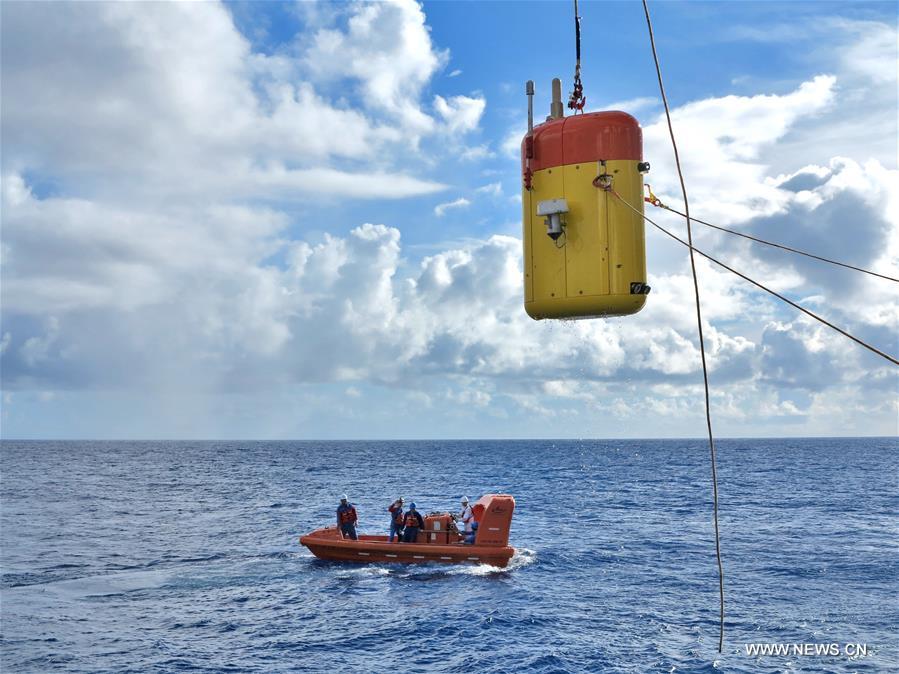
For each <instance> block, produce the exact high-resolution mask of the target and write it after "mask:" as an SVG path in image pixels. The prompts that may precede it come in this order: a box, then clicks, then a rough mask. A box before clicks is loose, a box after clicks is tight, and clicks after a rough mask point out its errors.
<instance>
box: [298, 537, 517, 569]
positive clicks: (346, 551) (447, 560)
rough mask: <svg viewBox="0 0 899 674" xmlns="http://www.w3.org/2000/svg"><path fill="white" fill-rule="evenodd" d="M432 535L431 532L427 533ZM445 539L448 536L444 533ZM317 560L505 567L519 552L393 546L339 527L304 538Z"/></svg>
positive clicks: (462, 545)
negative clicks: (355, 537)
mask: <svg viewBox="0 0 899 674" xmlns="http://www.w3.org/2000/svg"><path fill="white" fill-rule="evenodd" d="M427 533H428V534H430V533H431V532H427ZM443 535H444V536H445V535H446V533H445V532H443ZM300 543H301V544H303V545H305V546H306V547H307V548H309V550H310V551H311V552H312V554H313V555H315V556H316V557H320V558H321V559H330V560H334V561H341V562H357V563H358V562H361V563H368V564H370V563H373V562H378V563H383V562H387V563H391V562H393V563H398V564H421V563H424V562H441V563H444V564H491V565H492V566H498V567H500V568H503V567H505V566H506V565H507V564H508V563H509V560H510V559H511V558H512V555H514V554H515V548H513V547H510V546H503V547H494V546H486V545H466V544H465V543H449V544H445V543H430V542H429V543H390V542H389V541H388V540H387V536H366V535H360V536H359V540H356V541H354V540H350V539H344V538H343V537H342V536H341V535H340V533H339V532H338V531H337V528H336V527H326V528H324V529H316V530H315V531H313V532H312V533H309V534H306V535H305V536H301V537H300Z"/></svg>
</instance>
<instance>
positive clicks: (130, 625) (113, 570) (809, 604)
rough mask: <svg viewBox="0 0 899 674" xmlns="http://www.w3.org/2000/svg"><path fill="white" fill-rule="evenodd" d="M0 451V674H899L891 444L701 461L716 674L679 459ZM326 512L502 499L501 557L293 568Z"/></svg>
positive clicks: (317, 451)
mask: <svg viewBox="0 0 899 674" xmlns="http://www.w3.org/2000/svg"><path fill="white" fill-rule="evenodd" d="M0 449H2V454H0V470H2V473H0V506H2V511H0V512H2V517H0V525H2V528H0V544H2V547H0V561H2V586H0V633H2V634H0V636H2V644H0V647H2V648H0V652H2V655H0V658H2V659H0V665H2V670H3V672H56V671H59V672H129V671H133V672H178V671H193V672H288V671H292V672H392V671H395V672H476V673H499V672H509V673H513V672H514V673H518V672H534V673H538V672H539V673H545V674H549V673H557V672H558V673H562V672H634V673H642V672H712V671H722V672H818V671H820V672H886V671H899V644H897V641H899V636H897V635H899V599H897V597H899V517H897V514H899V472H897V456H899V454H897V452H899V442H897V441H896V440H895V439H802V440H796V439H790V440H723V441H720V446H719V482H720V503H721V529H722V546H723V555H724V564H725V574H726V600H727V606H726V611H727V623H726V642H725V651H724V653H723V654H721V655H719V654H718V653H717V618H718V603H717V602H718V597H717V575H716V566H715V557H714V542H713V537H712V522H711V500H710V494H711V487H710V482H709V465H708V450H707V447H706V445H705V443H704V442H703V441H701V440H665V441H658V440H646V441H556V442H552V441H503V442H497V441H470V442H469V441H466V442H436V441H435V442H13V441H5V442H3V443H2V446H0ZM344 491H346V492H348V493H349V494H350V498H351V500H352V501H354V502H355V503H356V504H357V508H358V510H359V512H360V517H361V528H362V530H364V531H367V532H372V533H374V532H384V531H385V530H386V528H387V526H388V516H387V513H386V507H387V505H388V504H389V503H390V502H391V501H392V500H393V499H394V498H396V497H397V496H399V495H403V496H405V497H406V499H410V498H411V499H414V500H415V501H416V502H417V503H418V505H419V507H420V509H422V510H425V511H431V510H444V509H450V508H454V507H455V506H456V505H457V502H458V500H459V497H460V496H461V495H463V494H467V495H468V496H470V497H477V496H478V495H480V494H481V493H484V492H508V493H511V494H513V495H514V496H515V498H516V500H517V509H516V514H515V519H514V522H513V528H512V544H513V545H515V546H516V547H517V548H518V550H519V552H518V554H517V555H516V557H515V558H514V559H513V561H512V564H511V565H510V567H509V568H508V569H505V570H496V569H492V568H490V567H484V566H471V567H447V566H440V565H425V566H391V565H375V566H354V565H342V564H336V563H329V562H323V561H320V560H316V559H315V558H314V557H312V556H311V555H310V554H309V553H308V551H306V550H305V549H304V548H302V547H300V546H299V545H298V541H297V538H298V536H299V535H300V534H301V533H304V532H306V531H309V530H311V529H314V528H316V527H318V526H321V525H323V524H327V523H330V522H331V521H332V520H333V516H334V515H333V514H334V508H335V507H336V505H337V502H336V499H337V497H338V495H339V494H340V493H341V492H344ZM755 643H774V644H831V643H835V644H838V646H839V649H840V654H839V655H825V656H814V655H792V654H791V655H786V656H781V655H768V656H752V655H747V653H746V644H755ZM845 644H862V645H864V646H865V647H866V648H867V655H866V656H863V657H853V656H851V655H847V654H846V652H845Z"/></svg>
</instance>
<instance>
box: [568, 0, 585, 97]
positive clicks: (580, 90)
mask: <svg viewBox="0 0 899 674" xmlns="http://www.w3.org/2000/svg"><path fill="white" fill-rule="evenodd" d="M574 51H575V62H574V88H573V89H572V91H571V96H570V97H569V98H568V107H569V108H570V109H571V110H574V112H575V113H578V112H583V111H584V105H586V104H587V99H586V98H584V85H583V84H582V83H581V17H579V16H578V13H577V0H574Z"/></svg>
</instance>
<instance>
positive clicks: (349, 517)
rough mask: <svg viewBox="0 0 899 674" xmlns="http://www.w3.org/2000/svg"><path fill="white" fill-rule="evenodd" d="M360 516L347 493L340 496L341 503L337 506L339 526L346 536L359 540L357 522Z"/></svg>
mask: <svg viewBox="0 0 899 674" xmlns="http://www.w3.org/2000/svg"><path fill="white" fill-rule="evenodd" d="M358 521H359V516H358V515H357V514H356V508H355V507H354V506H353V504H352V503H350V502H349V501H348V500H347V497H346V494H344V495H343V496H341V497H340V505H339V506H337V526H338V528H339V529H340V533H341V534H343V537H344V538H352V539H353V540H354V541H355V540H358V537H357V536H356V522H358Z"/></svg>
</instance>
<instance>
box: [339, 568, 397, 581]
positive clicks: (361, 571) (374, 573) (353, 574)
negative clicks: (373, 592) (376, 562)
mask: <svg viewBox="0 0 899 674" xmlns="http://www.w3.org/2000/svg"><path fill="white" fill-rule="evenodd" d="M387 575H390V569H387V568H385V567H383V566H360V567H358V568H353V569H343V570H341V572H340V574H339V575H338V577H339V578H357V577H359V576H362V577H371V578H377V577H378V576H387Z"/></svg>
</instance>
